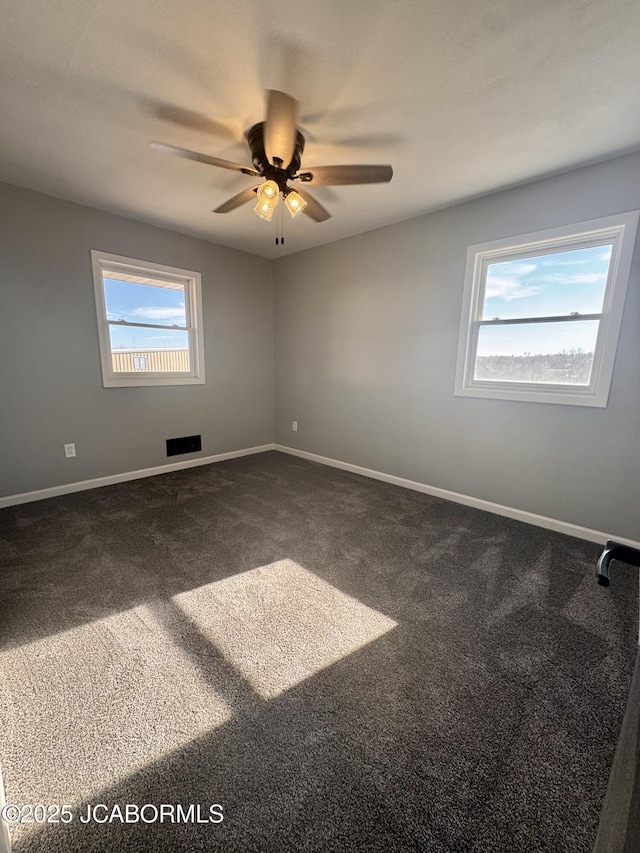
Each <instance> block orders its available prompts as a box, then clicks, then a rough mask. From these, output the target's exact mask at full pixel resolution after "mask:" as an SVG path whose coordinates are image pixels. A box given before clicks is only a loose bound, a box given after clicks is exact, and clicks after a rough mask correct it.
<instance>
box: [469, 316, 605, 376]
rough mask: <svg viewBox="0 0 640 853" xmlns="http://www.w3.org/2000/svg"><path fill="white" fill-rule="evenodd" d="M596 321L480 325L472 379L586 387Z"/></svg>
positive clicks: (591, 363)
mask: <svg viewBox="0 0 640 853" xmlns="http://www.w3.org/2000/svg"><path fill="white" fill-rule="evenodd" d="M598 326H599V321H598V320H585V321H584V322H578V321H574V322H566V323H523V324H522V325H510V326H481V327H480V329H479V338H478V355H477V358H476V364H475V370H474V376H473V378H474V379H479V380H485V381H489V380H490V381H494V382H498V381H499V382H545V383H550V384H561V385H588V384H589V381H590V377H591V367H592V365H593V354H594V352H595V346H596V338H597V335H598Z"/></svg>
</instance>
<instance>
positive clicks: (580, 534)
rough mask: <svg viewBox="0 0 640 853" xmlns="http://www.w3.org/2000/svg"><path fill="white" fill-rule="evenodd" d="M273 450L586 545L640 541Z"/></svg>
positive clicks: (289, 450)
mask: <svg viewBox="0 0 640 853" xmlns="http://www.w3.org/2000/svg"><path fill="white" fill-rule="evenodd" d="M273 449H274V450H279V451H280V452H281V453H288V454H290V455H291V456H299V457H301V458H302V459H309V460H311V461H312V462H319V463H320V464H321V465H330V466H331V467H332V468H341V469H342V470H343V471H351V472H352V473H354V474H361V475H362V476H363V477H371V478H373V479H374V480H382V481H383V482H385V483H392V484H393V485H394V486H402V488H404V489H413V491H415V492H422V493H423V494H426V495H432V496H433V497H436V498H444V500H447V501H453V502H454V503H458V504H464V505H465V506H471V507H474V508H475V509H482V510H485V511H486V512H493V513H495V514H496V515H503V516H506V517H507V518H513V519H515V520H516V521H524V522H525V523H526V524H534V525H535V526H536V527H544V528H546V529H547V530H555V531H556V532H557V533H565V534H566V535H567V536H575V537H577V538H578V539H586V540H587V541H589V542H597V543H599V544H601V545H604V544H605V542H606V541H607V539H614V540H615V541H616V542H620V543H621V544H623V545H629V546H631V547H632V548H640V542H638V541H636V540H634V539H626V538H624V537H623V536H616V535H615V534H611V533H605V532H603V531H602V530H592V529H591V528H590V527H581V526H580V525H578V524H571V523H570V522H568V521H559V520H558V519H556V518H548V517H547V516H546V515H537V514H536V513H534V512H527V511H526V510H523V509H516V508H515V507H511V506H503V505H502V504H497V503H493V502H492V501H485V500H483V499H482V498H474V497H472V496H471V495H463V494H460V493H459V492H451V491H449V489H441V488H439V487H437V486H428V485H427V484H426V483H418V482H416V481H415V480H406V479H404V477H395V476H394V475H393V474H384V473H383V472H382V471H374V470H372V469H371V468H363V467H362V466H360V465H352V464H351V463H350V462H342V461H340V460H339V459H330V458H329V457H327V456H319V455H318V454H317V453H308V452H307V451H306V450H297V449H296V448H294V447H286V446H285V445H283V444H274V445H273Z"/></svg>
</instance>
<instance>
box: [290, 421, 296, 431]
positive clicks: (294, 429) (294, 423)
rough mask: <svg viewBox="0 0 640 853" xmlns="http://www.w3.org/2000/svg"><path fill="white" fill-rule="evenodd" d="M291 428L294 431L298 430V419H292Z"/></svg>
mask: <svg viewBox="0 0 640 853" xmlns="http://www.w3.org/2000/svg"><path fill="white" fill-rule="evenodd" d="M291 429H292V430H293V431H294V432H298V421H292V423H291Z"/></svg>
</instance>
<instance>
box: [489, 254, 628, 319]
mask: <svg viewBox="0 0 640 853" xmlns="http://www.w3.org/2000/svg"><path fill="white" fill-rule="evenodd" d="M611 248H612V247H611V245H610V244H607V245H603V246H591V247H589V248H586V249H574V250H572V251H569V252H554V253H552V254H547V255H537V256H533V257H529V258H520V259H518V260H513V261H501V262H500V263H493V264H492V263H490V264H488V265H487V278H486V286H485V293H484V304H483V307H482V314H481V319H483V320H492V319H494V318H495V317H499V318H500V319H501V320H508V319H515V318H518V317H555V316H562V315H568V314H573V313H576V312H577V313H579V314H599V313H600V312H601V311H602V306H603V302H604V292H605V288H606V284H607V275H608V272H609V263H610V261H611Z"/></svg>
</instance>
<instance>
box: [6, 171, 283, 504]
mask: <svg viewBox="0 0 640 853" xmlns="http://www.w3.org/2000/svg"><path fill="white" fill-rule="evenodd" d="M0 235H1V243H0V321H1V324H2V326H1V330H0V435H1V437H2V440H1V441H0V496H1V495H11V494H17V493H20V492H25V491H30V490H33V489H41V488H46V487H48V486H56V485H60V484H64V483H70V482H76V481H79V480H85V479H90V478H93V477H100V476H105V475H109V474H116V473H121V472H125V471H132V470H136V469H140V468H147V467H152V466H155V465H163V464H167V462H168V461H169V462H171V461H176V460H174V459H171V460H167V457H166V447H165V439H167V438H171V437H175V436H182V435H192V434H194V433H201V434H202V453H201V454H199V455H202V456H208V455H211V454H215V453H222V452H226V451H232V450H239V449H242V448H247V447H253V446H256V445H261V444H265V443H269V442H271V441H272V440H273V326H272V286H271V265H270V263H269V261H266V260H263V259H260V258H256V257H253V256H250V255H247V254H244V253H242V252H238V251H235V250H232V249H227V248H224V247H221V246H216V245H212V244H211V243H207V242H205V241H202V240H196V239H193V238H191V237H186V236H183V235H180V234H176V233H172V232H170V231H165V230H162V229H160V228H154V227H152V226H149V225H144V224H142V223H139V222H134V221H132V220H130V219H125V218H122V217H118V216H113V215H111V214H108V213H103V212H100V211H98V210H94V209H91V208H87V207H82V206H80V205H75V204H70V203H68V202H64V201H60V200H58V199H54V198H51V197H49V196H44V195H40V194H38V193H33V192H29V191H27V190H23V189H19V188H17V187H13V186H9V185H7V184H0ZM90 249H100V250H102V251H105V252H113V253H115V254H120V255H125V256H128V257H132V258H139V259H142V260H151V261H157V262H159V263H161V264H168V265H171V266H177V267H182V268H185V269H193V270H197V271H199V272H200V273H202V289H203V294H202V298H203V308H204V337H205V359H206V384H205V385H193V386H174V387H156V388H103V387H102V378H101V372H100V355H99V351H98V338H97V325H96V312H95V301H94V291H93V279H92V275H91V259H90V254H89V252H90ZM68 442H75V444H76V447H77V453H78V455H77V457H76V458H75V459H71V460H67V459H65V457H64V453H63V444H64V443H68ZM178 458H179V457H178ZM184 458H193V457H191V456H189V457H184Z"/></svg>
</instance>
